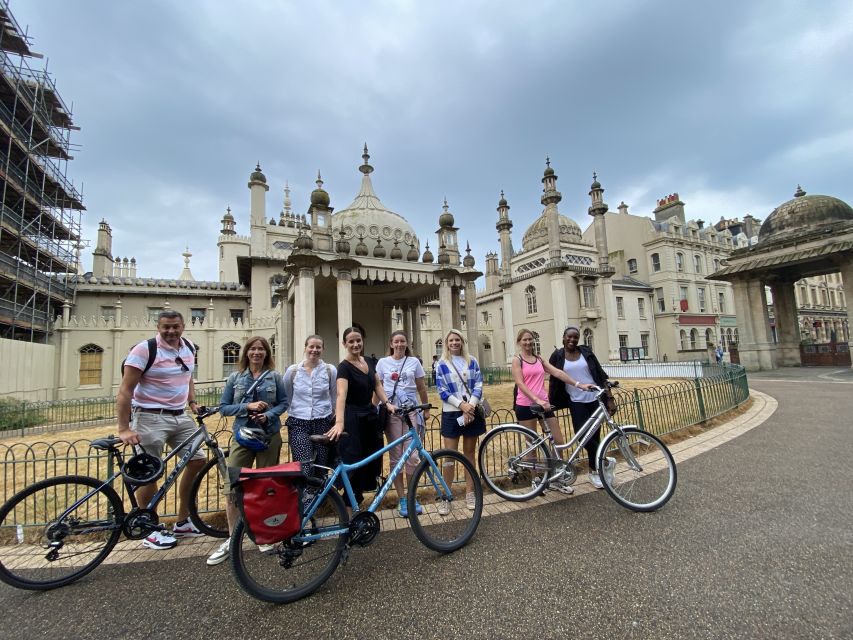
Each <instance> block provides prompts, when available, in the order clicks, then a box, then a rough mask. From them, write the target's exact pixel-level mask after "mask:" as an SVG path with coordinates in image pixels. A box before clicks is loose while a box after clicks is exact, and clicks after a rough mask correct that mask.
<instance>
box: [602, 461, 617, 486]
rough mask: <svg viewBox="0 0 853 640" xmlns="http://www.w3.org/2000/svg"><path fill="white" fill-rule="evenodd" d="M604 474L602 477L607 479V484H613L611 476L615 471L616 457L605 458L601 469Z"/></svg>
mask: <svg viewBox="0 0 853 640" xmlns="http://www.w3.org/2000/svg"><path fill="white" fill-rule="evenodd" d="M602 473H603V474H604V479H605V480H606V481H607V484H609V485H610V486H613V476H614V475H615V473H616V458H611V457H609V456H608V457H607V460H605V462H604V469H603V470H602Z"/></svg>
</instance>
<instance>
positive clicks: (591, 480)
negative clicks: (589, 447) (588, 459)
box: [589, 471, 604, 489]
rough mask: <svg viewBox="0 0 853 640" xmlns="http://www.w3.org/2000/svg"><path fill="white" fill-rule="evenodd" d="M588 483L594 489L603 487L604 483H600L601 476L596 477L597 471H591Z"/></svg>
mask: <svg viewBox="0 0 853 640" xmlns="http://www.w3.org/2000/svg"><path fill="white" fill-rule="evenodd" d="M589 483H590V484H591V485H592V486H593V487H595V488H596V489H603V488H604V485H603V484H601V478H600V477H598V472H597V471H592V472H590V474H589Z"/></svg>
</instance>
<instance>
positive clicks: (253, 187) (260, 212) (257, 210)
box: [248, 163, 270, 256]
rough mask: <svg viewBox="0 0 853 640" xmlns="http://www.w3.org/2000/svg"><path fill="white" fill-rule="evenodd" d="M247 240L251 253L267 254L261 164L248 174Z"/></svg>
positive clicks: (265, 193)
mask: <svg viewBox="0 0 853 640" xmlns="http://www.w3.org/2000/svg"><path fill="white" fill-rule="evenodd" d="M248 187H249V192H250V194H251V195H250V196H249V221H250V225H249V241H250V246H251V248H252V255H255V256H265V255H267V216H266V199H267V191H269V190H270V188H269V186H268V185H267V177H266V176H265V175H264V174H263V173H261V164H260V163H258V164H257V165H256V166H255V170H254V171H253V172H252V173H251V175H250V176H249V184H248Z"/></svg>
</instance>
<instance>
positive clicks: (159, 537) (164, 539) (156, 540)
mask: <svg viewBox="0 0 853 640" xmlns="http://www.w3.org/2000/svg"><path fill="white" fill-rule="evenodd" d="M142 546H143V547H147V548H148V549H159V550H165V549H174V548H175V547H176V546H178V541H177V540H175V536H173V535H172V534H171V533H169V532H168V531H154V532H153V533H152V534H151V535H149V536H148V537H147V538H145V540H143V541H142Z"/></svg>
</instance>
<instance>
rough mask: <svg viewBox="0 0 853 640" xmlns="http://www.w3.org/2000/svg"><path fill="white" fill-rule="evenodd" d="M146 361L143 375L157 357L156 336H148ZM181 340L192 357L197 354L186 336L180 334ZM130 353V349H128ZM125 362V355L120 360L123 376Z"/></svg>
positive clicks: (193, 345) (195, 348) (196, 350)
mask: <svg viewBox="0 0 853 640" xmlns="http://www.w3.org/2000/svg"><path fill="white" fill-rule="evenodd" d="M147 342H148V362H146V363H145V368H144V369H143V370H142V374H141V375H143V376H144V375H145V374H146V373H147V372H148V370H149V369H150V368H151V365H153V364H154V360H156V359H157V338H148V340H147ZM181 342H183V343H184V344H185V345H186V347H187V348H188V349H189V350H190V351H192V352H193V358H195V357H196V355H197V354H198V348H197V347H196V346H195V344H193V343H192V342H191V341H190V340H188V339H187V338H185V337H183V336H181ZM135 346H136V345H134V346H133V347H131V351H132V350H133V349H134V347H135ZM128 353H130V351H128ZM125 362H127V356H125V358H124V360H122V361H121V376H122V377H124V363H125Z"/></svg>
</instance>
